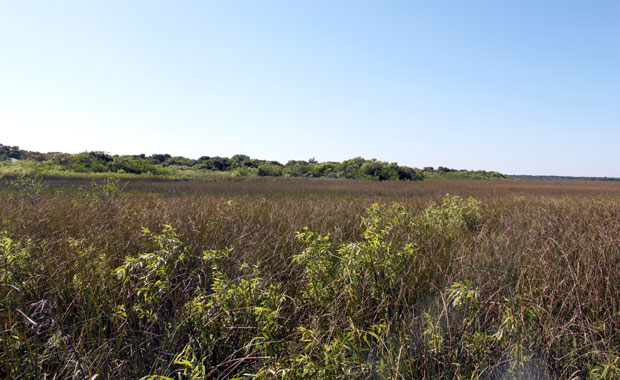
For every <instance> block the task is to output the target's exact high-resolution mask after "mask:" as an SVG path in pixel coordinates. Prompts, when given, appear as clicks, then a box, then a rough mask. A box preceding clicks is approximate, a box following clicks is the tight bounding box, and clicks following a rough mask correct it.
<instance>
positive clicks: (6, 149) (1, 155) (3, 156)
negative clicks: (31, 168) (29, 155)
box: [0, 144, 21, 161]
mask: <svg viewBox="0 0 620 380" xmlns="http://www.w3.org/2000/svg"><path fill="white" fill-rule="evenodd" d="M10 158H14V159H20V158H21V151H20V150H19V147H18V146H8V145H2V144H0V161H6V160H8V159H10Z"/></svg>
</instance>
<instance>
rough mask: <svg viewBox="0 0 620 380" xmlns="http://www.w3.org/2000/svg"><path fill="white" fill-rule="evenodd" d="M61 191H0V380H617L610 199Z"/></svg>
mask: <svg viewBox="0 0 620 380" xmlns="http://www.w3.org/2000/svg"><path fill="white" fill-rule="evenodd" d="M71 181H72V180H71V179H67V178H65V179H62V182H56V183H55V182H53V181H48V180H46V179H44V178H32V177H28V178H25V179H20V180H19V181H15V182H10V183H9V185H10V186H6V187H4V188H3V189H0V230H1V231H2V233H1V236H0V297H1V299H3V302H2V304H0V326H2V329H1V331H2V332H1V333H0V339H1V341H0V347H1V348H0V363H1V364H0V376H1V377H4V378H15V379H19V378H53V377H56V378H114V379H135V378H143V379H168V378H170V379H177V378H187V379H214V378H215V379H217V378H220V379H234V378H243V379H246V378H247V379H252V378H258V379H276V378H277V379H299V378H308V379H350V378H359V379H366V378H368V379H376V378H388V379H424V378H436V379H443V378H468V379H472V378H473V379H476V378H477V379H496V378H501V379H510V378H514V379H522V378H528V379H531V378H532V379H567V378H574V379H576V378H609V379H611V378H617V377H618V376H620V359H618V358H619V357H620V351H619V349H618V347H620V324H619V323H618V322H619V318H618V316H619V315H620V314H619V313H620V304H619V302H620V287H619V286H618V284H620V274H619V272H618V270H617V267H618V264H620V249H619V247H620V244H619V243H620V241H619V239H620V187H618V185H616V184H613V183H602V184H598V185H596V186H595V185H593V184H592V183H584V184H580V183H558V184H553V183H547V182H545V183H537V182H531V181H529V182H524V183H520V182H512V181H510V182H492V183H484V184H480V182H475V181H462V180H460V181H428V182H423V183H419V182H416V183H400V182H398V183H393V184H390V183H369V184H368V185H365V186H366V187H363V189H362V190H360V186H359V183H358V182H355V181H342V180H337V181H338V182H333V181H330V180H325V179H323V180H312V181H302V182H299V181H300V180H291V181H287V180H279V181H276V182H273V181H272V182H260V181H259V182H231V183H217V184H215V185H216V186H215V187H212V184H209V183H204V182H178V181H177V182H174V181H167V182H161V181H137V182H129V183H128V184H125V183H123V182H122V181H119V180H114V179H108V180H105V181H101V180H98V181H94V182H90V183H88V182H86V183H82V182H79V181H81V180H76V181H78V183H77V184H76V185H75V186H73V187H71V186H70V185H71ZM321 186H325V188H324V189H323V190H321ZM276 187H279V188H280V191H279V192H275V191H274V189H275V188H276ZM287 187H294V189H287ZM63 189H67V190H66V191H62V190H63ZM175 189H176V192H175ZM231 189H235V190H234V191H231ZM446 193H451V194H460V195H446ZM299 194H305V195H304V196H298V195H299ZM310 194H315V195H317V196H310ZM306 195H308V196H306ZM318 195H321V196H318ZM334 195H335V196H334ZM413 195H415V196H413Z"/></svg>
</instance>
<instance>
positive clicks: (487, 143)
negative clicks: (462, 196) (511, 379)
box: [0, 1, 620, 177]
mask: <svg viewBox="0 0 620 380" xmlns="http://www.w3.org/2000/svg"><path fill="white" fill-rule="evenodd" d="M618 16H620V3H616V2H612V1H597V2H588V3H582V2H576V1H568V2H560V1H550V2H545V4H541V3H540V2H534V1H520V2H516V1H512V2H501V3H496V2H490V1H474V2H468V3H459V2H455V1H452V2H442V3H439V2H432V3H423V2H408V1H390V2H380V3H373V2H352V1H344V2H338V3H334V2H326V1H318V2H312V3H290V2H278V1H265V2H250V1H231V2H226V3H223V2H202V1H188V2H183V3H174V4H173V3H167V2H161V1H149V2H146V1H136V2H131V3H128V2H122V1H109V2H105V3H90V2H89V3H85V2H79V1H58V2H53V3H52V2H43V1H23V2H14V3H8V2H7V3H3V4H0V44H1V45H2V46H3V51H2V53H0V54H1V55H0V56H1V57H2V59H0V143H2V144H5V145H18V146H20V148H22V149H25V150H31V151H41V152H48V151H60V152H67V153H79V152H83V151H105V152H110V153H112V154H141V153H144V154H147V155H150V154H154V153H168V154H171V155H179V156H184V157H190V158H198V157H200V156H203V155H207V156H227V157H230V156H232V155H234V154H246V155H249V156H251V157H253V158H260V159H268V160H277V161H279V162H282V163H286V162H287V161H288V160H307V159H309V158H311V157H314V158H315V159H317V160H318V161H322V162H323V161H342V160H346V159H350V158H353V157H357V156H361V157H364V158H368V159H370V158H377V159H379V160H381V161H389V162H398V163H399V164H401V165H407V166H412V167H424V166H433V167H438V166H445V167H450V168H456V169H469V170H489V171H499V172H502V173H506V174H514V175H519V174H529V175H559V176H588V177H590V176H592V177H594V176H597V177H620V165H618V163H620V149H618V148H617V147H616V142H617V141H619V140H620V108H619V107H618V105H617V100H618V99H620V51H619V50H618V49H617V46H618V45H619V42H620V24H618V23H617V19H618Z"/></svg>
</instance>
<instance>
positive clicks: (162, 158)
mask: <svg viewBox="0 0 620 380" xmlns="http://www.w3.org/2000/svg"><path fill="white" fill-rule="evenodd" d="M170 157H172V156H170V155H169V154H168V153H165V154H152V155H151V158H152V159H153V160H155V161H157V162H159V163H160V164H161V163H163V162H164V161H166V160H167V159H169V158H170Z"/></svg>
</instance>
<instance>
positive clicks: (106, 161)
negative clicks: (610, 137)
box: [0, 144, 506, 181]
mask: <svg viewBox="0 0 620 380" xmlns="http://www.w3.org/2000/svg"><path fill="white" fill-rule="evenodd" d="M11 159H12V160H28V161H35V162H41V163H46V164H49V165H50V166H54V167H57V168H61V169H62V170H66V171H69V172H75V173H132V174H152V175H167V174H173V173H174V172H176V171H179V170H191V171H198V172H228V173H231V174H235V175H243V176H262V177H280V176H286V177H310V178H320V177H325V178H349V179H366V180H377V181H393V180H400V181H419V180H423V179H424V178H425V177H427V178H436V177H446V178H477V179H495V178H506V176H504V175H502V174H500V173H497V172H486V171H475V172H474V171H465V170H455V169H450V168H445V167H441V166H440V167H439V168H437V169H434V168H432V167H425V168H424V169H418V168H412V167H409V166H403V165H398V164H397V163H396V162H386V161H380V160H377V159H374V158H373V159H364V158H362V157H356V158H352V159H349V160H345V161H342V162H334V161H328V162H318V161H316V160H315V159H314V158H310V159H308V160H290V161H288V162H287V163H286V164H282V163H280V162H278V161H273V160H261V159H256V158H251V157H250V156H247V155H244V154H236V155H234V156H232V157H230V158H229V157H220V156H214V157H211V156H202V157H200V158H198V159H191V158H186V157H181V156H172V155H170V154H152V155H149V156H147V155H145V154H139V155H111V154H108V153H105V152H83V153H77V154H71V153H61V152H50V153H41V152H32V151H26V150H22V149H19V147H17V146H8V145H2V144H0V161H7V160H11Z"/></svg>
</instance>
